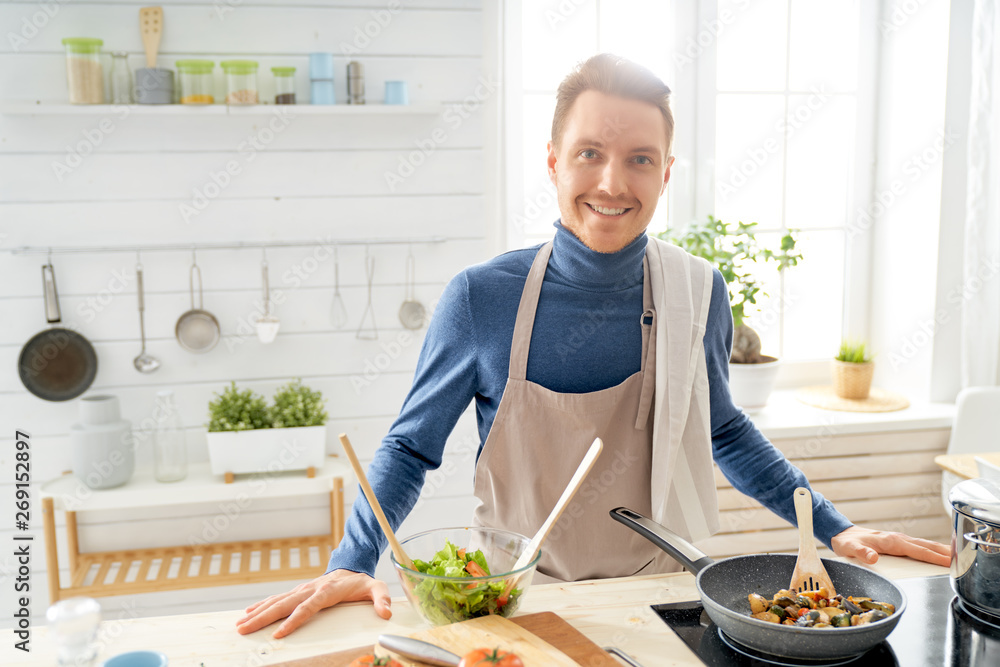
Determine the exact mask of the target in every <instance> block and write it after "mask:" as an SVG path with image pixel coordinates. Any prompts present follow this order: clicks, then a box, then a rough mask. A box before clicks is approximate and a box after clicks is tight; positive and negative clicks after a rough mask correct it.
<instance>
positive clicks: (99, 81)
mask: <svg viewBox="0 0 1000 667" xmlns="http://www.w3.org/2000/svg"><path fill="white" fill-rule="evenodd" d="M62 43H63V46H65V47H66V80H67V82H68V84H69V101H70V103H71V104H104V68H103V67H102V66H101V47H102V46H104V40H101V39H94V38H91V37H66V38H64V39H63V41H62Z"/></svg>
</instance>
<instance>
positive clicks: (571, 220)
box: [548, 90, 674, 253]
mask: <svg viewBox="0 0 1000 667" xmlns="http://www.w3.org/2000/svg"><path fill="white" fill-rule="evenodd" d="M563 127H564V130H563V136H562V137H561V139H560V141H559V145H558V146H555V145H553V143H552V142H549V146H548V148H549V157H548V166H549V177H550V178H551V179H552V183H553V184H554V185H555V186H556V191H557V193H558V195H559V212H560V213H561V215H562V224H563V226H564V227H566V228H567V229H569V230H570V231H571V232H573V234H575V235H576V236H577V238H579V239H580V240H581V241H583V243H584V244H585V245H586V246H587V247H588V248H590V249H591V250H596V251H598V252H605V253H610V252H617V251H619V250H621V249H622V248H624V247H625V246H626V245H628V244H629V243H631V242H632V241H633V240H635V239H636V238H637V237H638V236H639V235H640V234H642V233H643V232H644V231H645V230H646V227H647V226H649V221H650V220H652V218H653V211H655V210H656V203H657V201H659V199H660V195H662V194H663V191H664V189H665V188H666V186H667V181H668V180H669V179H670V165H671V164H673V161H674V159H673V158H672V157H669V156H668V154H667V150H668V147H667V129H666V123H665V122H664V120H663V115H662V114H661V113H660V110H659V109H658V108H657V107H656V106H654V105H652V104H648V103H646V102H641V101H639V100H633V99H626V98H624V97H617V96H613V95H605V94H604V93H601V92H598V91H596V90H587V91H584V92H583V93H581V94H580V96H579V97H577V98H576V101H575V102H574V103H573V106H572V107H571V108H570V110H569V114H568V115H567V117H566V122H565V124H564V126H563Z"/></svg>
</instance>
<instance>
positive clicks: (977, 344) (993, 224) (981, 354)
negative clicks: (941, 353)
mask: <svg viewBox="0 0 1000 667" xmlns="http://www.w3.org/2000/svg"><path fill="white" fill-rule="evenodd" d="M998 41H1000V3H997V2H996V1H995V0H976V3H975V9H974V14H973V21H972V91H971V98H970V105H969V114H970V118H969V146H968V148H969V150H968V180H967V183H968V199H967V203H966V219H965V235H964V236H965V249H964V250H965V252H964V256H963V297H964V304H963V308H962V348H961V371H962V373H961V382H962V386H963V387H973V386H984V385H988V386H993V385H998V384H1000V368H998V360H1000V187H998V184H1000V44H998Z"/></svg>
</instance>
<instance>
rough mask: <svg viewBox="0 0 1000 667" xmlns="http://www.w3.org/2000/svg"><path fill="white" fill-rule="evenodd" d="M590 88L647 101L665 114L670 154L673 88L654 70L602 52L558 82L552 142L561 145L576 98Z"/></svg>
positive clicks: (608, 93) (672, 126)
mask: <svg viewBox="0 0 1000 667" xmlns="http://www.w3.org/2000/svg"><path fill="white" fill-rule="evenodd" d="M587 90H596V91H598V92H600V93H604V94H605V95H615V96H617V97H624V98H627V99H633V100H639V101H640V102H647V103H649V104H652V105H653V106H655V107H657V108H658V109H659V110H660V113H661V114H663V120H664V122H665V123H666V126H667V155H669V154H670V147H671V146H672V145H673V142H674V114H673V112H672V111H671V110H670V88H669V87H668V86H667V84H665V83H663V81H661V80H660V78H659V77H657V76H656V75H655V74H653V73H652V72H651V71H649V70H648V69H646V68H645V67H643V66H642V65H639V64H637V63H634V62H632V61H631V60H627V59H625V58H621V57H619V56H616V55H614V54H611V53H599V54H597V55H596V56H591V57H590V58H589V59H587V60H586V61H584V62H582V63H580V64H579V65H577V67H576V69H575V70H574V71H572V72H570V73H569V75H568V76H567V77H566V78H565V79H563V81H562V83H560V84H559V89H558V90H557V91H556V111H555V113H554V114H553V116H552V143H553V145H555V146H558V145H559V141H560V140H561V139H562V135H563V126H564V125H565V124H566V117H567V116H568V115H569V110H570V109H572V108H573V103H574V102H576V98H577V97H579V96H580V93H583V92H584V91H587Z"/></svg>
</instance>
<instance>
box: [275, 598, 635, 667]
mask: <svg viewBox="0 0 1000 667" xmlns="http://www.w3.org/2000/svg"><path fill="white" fill-rule="evenodd" d="M484 622H485V624H484ZM410 636H411V637H416V638H417V639H423V640H424V641H429V642H431V643H433V644H436V645H438V646H441V647H442V648H445V649H448V650H449V651H451V652H452V653H456V654H458V655H462V653H464V652H466V651H471V650H473V649H476V648H479V647H492V646H500V647H501V648H509V649H512V650H514V652H515V653H517V654H518V655H519V656H520V657H521V659H522V660H524V664H525V667H548V666H550V665H551V666H552V667H557V666H562V665H566V666H570V665H573V666H575V665H586V666H587V667H620V665H621V663H619V662H618V661H617V660H615V659H614V658H612V657H611V656H610V655H608V654H607V653H606V652H605V651H603V650H602V649H601V647H599V646H598V645H597V644H595V643H594V642H592V641H590V640H589V639H587V637H586V636H584V635H583V634H582V633H581V632H580V631H579V630H577V629H576V628H574V627H573V626H572V625H570V624H569V623H567V622H566V621H564V620H563V619H562V618H560V617H559V616H558V615H556V614H554V613H552V612H549V611H546V612H542V613H539V614H527V615H525V616H515V617H514V618H510V619H506V618H501V617H499V616H485V617H483V618H475V619H472V620H470V621H463V622H462V623H453V624H451V625H443V626H439V627H436V628H430V629H427V630H422V631H420V632H416V633H413V634H411V635H410ZM372 648H373V647H371V646H360V647H358V648H355V649H348V650H346V651H337V652H336V653H326V654H324V655H317V656H312V657H310V658H302V659H300V660H292V661H290V662H283V663H281V664H280V665H279V666H276V667H347V666H348V665H350V663H351V661H352V660H353V659H354V658H357V657H359V656H362V655H366V654H369V653H372ZM529 651H530V653H529ZM379 653H380V654H384V653H385V652H384V651H383V650H382V649H381V647H379ZM400 661H401V662H402V663H403V664H404V665H407V666H408V667H409V666H411V665H415V666H416V665H420V663H416V662H412V661H407V660H400Z"/></svg>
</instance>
